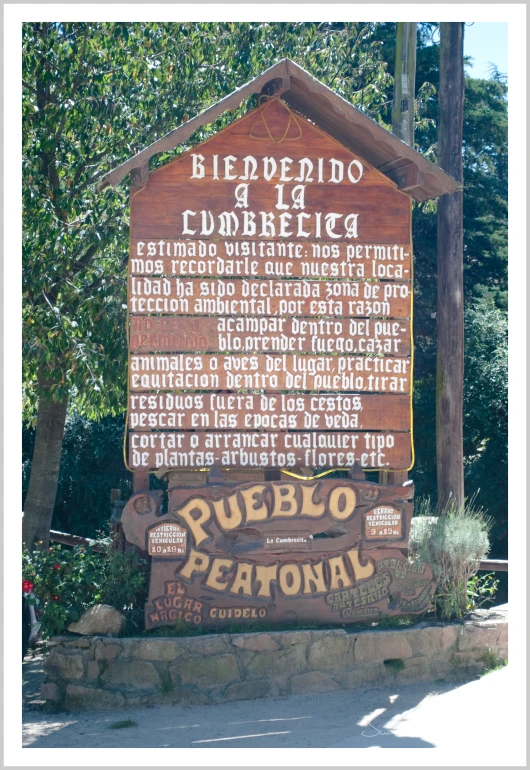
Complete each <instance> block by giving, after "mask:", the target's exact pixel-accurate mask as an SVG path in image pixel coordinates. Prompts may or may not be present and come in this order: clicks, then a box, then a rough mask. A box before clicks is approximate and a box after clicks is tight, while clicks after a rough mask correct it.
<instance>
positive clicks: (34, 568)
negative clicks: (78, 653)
mask: <svg viewBox="0 0 530 770" xmlns="http://www.w3.org/2000/svg"><path fill="white" fill-rule="evenodd" d="M102 565H103V558H102V556H101V555H100V554H98V553H95V552H94V551H92V549H90V548H83V547H78V546H76V547H75V548H71V549H70V548H65V547H64V546H62V545H53V546H51V548H48V550H47V551H40V550H37V551H34V552H33V554H30V553H28V551H27V550H25V549H24V551H23V554H22V577H23V579H24V580H30V581H31V582H32V583H33V585H34V588H33V593H34V594H35V595H36V596H37V598H38V600H39V609H40V617H39V620H40V621H41V623H42V635H43V637H44V638H46V637H49V636H53V635H54V634H59V633H61V632H62V631H64V630H65V628H66V627H67V626H68V625H69V624H70V623H73V622H75V621H76V620H78V619H79V616H80V615H81V613H82V612H83V611H84V610H85V609H87V607H90V606H91V605H93V604H97V603H98V602H99V601H100V596H101V587H102V577H103V572H102ZM29 601H34V600H29Z"/></svg>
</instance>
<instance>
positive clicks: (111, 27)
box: [23, 22, 389, 420]
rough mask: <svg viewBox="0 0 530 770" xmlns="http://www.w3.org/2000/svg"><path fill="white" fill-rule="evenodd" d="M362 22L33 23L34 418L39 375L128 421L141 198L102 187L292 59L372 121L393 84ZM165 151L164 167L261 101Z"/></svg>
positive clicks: (83, 408)
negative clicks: (130, 278) (129, 302)
mask: <svg viewBox="0 0 530 770" xmlns="http://www.w3.org/2000/svg"><path fill="white" fill-rule="evenodd" d="M376 28H377V25H375V24H359V23H340V24H330V23H307V22H304V23H273V24H270V23H253V22H252V23H232V22H230V23H197V22H193V23H173V22H170V23H155V22H153V23H78V22H75V23H50V22H35V23H26V24H24V25H23V208H24V236H23V261H24V273H23V281H24V285H23V296H24V306H23V350H24V357H23V360H24V363H23V375H24V406H25V418H26V420H31V419H32V418H33V417H34V415H35V407H36V401H37V393H36V382H37V373H40V375H41V376H44V378H45V379H46V381H47V382H48V387H47V394H46V396H47V397H54V398H57V399H60V398H62V397H64V396H65V395H67V394H70V395H71V397H72V399H73V401H74V402H75V404H76V407H77V409H78V411H79V412H80V413H82V414H85V415H86V416H88V417H91V418H99V417H101V416H103V415H106V414H119V413H123V411H124V409H125V406H126V403H125V399H126V362H127V345H126V339H125V309H126V308H125V303H126V263H127V258H128V254H127V250H128V240H129V239H128V214H129V210H128V198H127V189H126V186H125V185H122V186H120V187H119V188H117V189H116V190H113V189H110V188H107V189H106V190H105V191H104V192H97V191H96V182H97V180H98V179H99V178H100V177H101V176H102V175H103V174H104V173H105V172H107V171H109V170H110V169H111V168H113V167H115V166H117V165H119V164H120V163H122V162H123V161H125V160H126V159H127V158H129V157H130V156H131V155H134V154H135V153H136V152H138V151H139V150H140V149H142V148H143V147H146V146H147V145H149V144H151V143H152V142H153V141H155V140H156V139H158V138H160V137H161V136H162V135H164V134H166V133H167V132H168V130H170V129H172V128H174V127H176V126H177V125H179V124H181V123H183V122H184V121H186V120H187V119H188V118H189V117H190V116H192V115H195V114H197V113H199V112H201V111H202V110H204V109H205V108H206V107H209V106H210V105H211V104H213V103H215V102H217V101H218V100H219V99H220V98H222V97H223V96H226V95H227V94H228V93H229V92H230V91H232V90H234V89H236V88H238V87H239V86H241V84H242V83H245V82H246V81H248V80H249V79H250V78H252V77H254V76H255V75H258V74H259V73H260V72H261V71H263V70H264V69H266V68H267V67H269V66H271V65H272V64H273V63H275V62H276V61H278V60H279V59H281V58H282V56H289V57H291V58H294V59H295V60H297V61H299V62H300V63H301V64H302V65H303V66H305V67H306V68H307V69H309V70H310V71H311V72H312V73H313V74H314V75H315V76H316V77H319V78H321V79H322V80H324V82H326V83H327V84H328V85H330V86H332V87H333V88H335V89H336V90H337V91H338V92H339V93H341V94H342V95H343V96H344V97H345V98H347V99H349V100H350V101H352V102H353V103H354V104H356V105H358V106H359V107H360V108H361V109H363V110H365V111H366V112H367V113H368V114H370V115H371V116H372V117H377V115H378V110H379V108H380V107H381V105H382V104H383V103H384V101H385V99H386V88H387V85H388V83H389V76H388V75H387V72H386V64H385V62H384V61H383V59H382V57H381V54H380V51H379V43H378V41H377V37H376V35H375V31H376ZM255 102H256V100H255V98H254V99H251V100H250V101H249V103H248V104H244V105H242V107H240V108H239V109H238V110H236V111H235V112H234V113H233V114H224V115H223V116H221V118H219V119H218V120H217V121H215V123H214V124H212V125H210V126H205V127H203V128H202V129H200V130H199V131H196V132H195V133H194V134H193V136H191V137H190V139H189V142H188V144H187V145H186V146H184V147H179V148H176V150H175V151H172V152H169V153H167V152H166V153H161V154H160V155H159V156H158V157H157V158H156V159H154V160H153V164H152V165H153V168H154V167H156V166H157V165H160V164H162V163H165V162H166V161H167V160H168V159H169V158H171V157H174V155H175V154H177V153H178V152H181V151H182V150H183V149H186V147H188V146H190V145H191V144H194V143H195V142H197V141H201V140H202V139H205V138H207V137H208V136H210V135H211V134H212V133H213V132H214V131H216V130H218V129H220V128H222V127H223V126H225V125H226V124H227V123H228V122H229V121H231V120H233V119H234V118H236V117H238V116H239V115H241V114H244V112H245V110H246V109H247V108H248V107H252V106H255Z"/></svg>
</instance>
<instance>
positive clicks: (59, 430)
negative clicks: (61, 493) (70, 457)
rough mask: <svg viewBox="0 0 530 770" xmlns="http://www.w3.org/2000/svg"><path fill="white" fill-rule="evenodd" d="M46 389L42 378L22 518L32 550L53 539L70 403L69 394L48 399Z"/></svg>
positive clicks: (45, 546)
mask: <svg viewBox="0 0 530 770" xmlns="http://www.w3.org/2000/svg"><path fill="white" fill-rule="evenodd" d="M46 390H47V389H46V385H45V383H44V382H42V381H41V382H39V408H38V412H37V426H36V431H35V447H34V449H33V459H32V463H31V474H30V478H29V487H28V493H27V495H26V501H25V503H24V518H23V520H22V540H23V542H24V543H25V545H26V548H27V549H28V550H29V551H32V550H34V548H36V547H39V548H43V549H44V548H48V545H49V542H50V528H51V523H52V516H53V509H54V506H55V496H56V494H57V484H58V481H59V468H60V466H61V449H62V445H63V434H64V424H65V420H66V409H67V406H68V398H65V399H63V400H62V401H53V400H52V399H47V398H46V396H47V393H46ZM41 542H42V545H41Z"/></svg>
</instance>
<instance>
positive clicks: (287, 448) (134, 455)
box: [129, 430, 411, 470]
mask: <svg viewBox="0 0 530 770" xmlns="http://www.w3.org/2000/svg"><path fill="white" fill-rule="evenodd" d="M129 461H130V462H131V465H132V467H133V468H134V469H138V470H149V469H153V468H182V467H184V468H205V467H212V466H213V465H215V464H217V465H219V466H221V467H223V468H242V467H248V468H259V467H262V468H286V469H289V468H295V467H297V466H299V465H302V466H307V467H310V468H319V467H326V466H327V467H332V468H334V467H343V468H344V467H346V468H348V467H351V466H352V465H353V464H354V463H355V462H358V463H360V465H361V466H362V467H363V468H377V469H381V470H384V469H385V468H388V467H390V468H406V467H408V466H409V465H410V461H411V450H410V436H409V434H408V433H370V432H359V433H355V432H351V433H347V432H343V433H332V432H322V433H317V432H305V433H285V432H268V433H265V432H262V433H257V432H250V431H248V432H242V431H214V430H210V431H194V432H180V433H171V432H152V433H134V432H133V433H130V434H129Z"/></svg>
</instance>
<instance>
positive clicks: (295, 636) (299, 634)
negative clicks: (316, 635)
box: [272, 631, 311, 647]
mask: <svg viewBox="0 0 530 770" xmlns="http://www.w3.org/2000/svg"><path fill="white" fill-rule="evenodd" d="M272 638H273V639H274V640H276V641H277V642H279V643H280V644H281V646H282V647H291V646H292V645H293V644H309V643H310V642H311V631H276V632H275V633H274V634H272Z"/></svg>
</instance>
